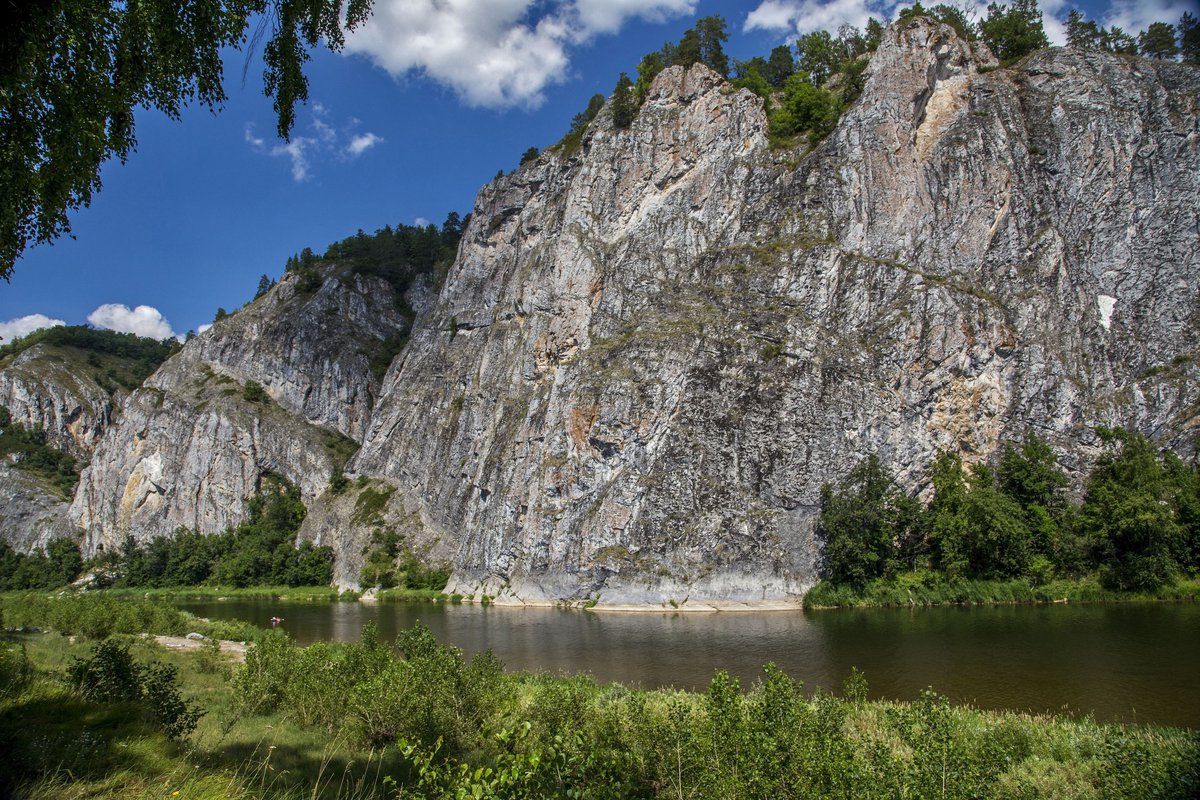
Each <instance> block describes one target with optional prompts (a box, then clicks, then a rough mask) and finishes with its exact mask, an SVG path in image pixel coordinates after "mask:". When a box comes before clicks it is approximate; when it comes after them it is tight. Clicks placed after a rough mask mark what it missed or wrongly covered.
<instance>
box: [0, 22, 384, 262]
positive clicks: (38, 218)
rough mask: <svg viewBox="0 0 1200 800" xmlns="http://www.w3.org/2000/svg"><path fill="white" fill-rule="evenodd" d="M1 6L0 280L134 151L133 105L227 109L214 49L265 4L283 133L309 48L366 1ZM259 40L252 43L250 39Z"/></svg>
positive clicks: (269, 73)
mask: <svg viewBox="0 0 1200 800" xmlns="http://www.w3.org/2000/svg"><path fill="white" fill-rule="evenodd" d="M10 6H11V7H7V8H8V10H7V12H6V20H5V24H4V26H3V34H0V98H3V109H4V110H3V113H0V141H3V142H4V154H5V155H4V158H3V159H0V278H8V277H9V276H10V275H11V273H12V269H13V264H14V263H15V262H16V260H17V258H18V257H19V256H20V255H21V253H22V251H23V250H24V249H25V248H26V247H27V246H28V245H29V244H31V243H46V242H51V241H53V240H54V239H56V238H58V237H59V236H60V235H62V234H63V233H66V232H68V231H69V230H70V224H69V221H68V212H70V211H73V210H75V209H78V208H80V207H81V206H86V205H87V204H88V203H89V202H90V201H91V198H92V194H93V193H94V192H95V191H97V190H98V189H99V188H100V168H101V165H102V164H103V163H104V162H105V161H107V160H109V159H110V158H114V157H115V158H117V159H119V160H121V161H124V160H125V159H126V158H127V157H128V155H129V154H130V153H131V152H132V151H133V150H134V149H135V148H136V137H135V134H134V117H135V114H134V110H135V109H137V108H139V107H146V108H153V109H157V110H158V111H161V112H163V113H164V114H166V115H167V116H168V117H171V118H172V119H179V117H180V115H181V112H182V109H183V108H184V107H186V106H187V105H188V104H189V103H191V102H193V101H198V102H199V103H200V105H202V106H206V107H207V108H209V109H212V110H217V109H219V108H221V106H222V105H223V104H224V102H225V92H224V88H223V85H222V84H223V80H222V79H223V71H224V64H223V59H222V51H223V50H224V49H225V48H230V47H233V48H237V47H241V46H242V45H243V44H245V43H246V41H247V37H246V33H247V29H248V26H249V25H250V22H251V19H252V18H256V17H258V15H261V14H263V13H264V12H267V10H268V8H269V9H270V15H269V16H270V18H271V21H272V24H271V25H270V30H271V34H270V38H269V39H268V41H267V43H266V46H265V47H264V49H263V61H264V63H265V70H264V75H263V80H264V84H265V88H266V92H267V94H268V95H270V96H272V97H273V98H274V108H275V111H276V114H277V116H278V123H279V124H278V132H279V135H280V136H281V137H283V138H285V139H286V138H287V135H288V132H289V131H290V130H291V127H292V123H293V122H294V120H295V112H294V107H295V104H296V103H297V102H303V101H305V100H307V98H308V80H307V78H306V77H305V75H304V72H303V65H304V62H305V61H307V60H308V48H311V47H315V46H316V45H317V44H318V43H323V44H324V45H325V46H327V47H329V48H330V49H333V50H337V49H340V48H341V46H342V44H343V41H344V34H343V32H344V30H346V29H350V28H353V27H355V26H357V25H358V24H359V23H361V22H362V21H363V20H364V19H365V18H366V16H367V14H368V11H369V6H370V2H369V0H351V2H350V3H349V4H348V5H344V4H343V3H341V2H332V1H331V0H273V2H271V3H270V4H268V3H266V2H261V1H257V0H256V1H254V2H216V3H196V2H188V3H185V4H183V5H180V4H179V3H176V2H171V1H169V0H143V2H138V3H126V2H118V1H117V0H91V1H90V2H68V1H66V0H52V1H48V2H37V3H16V4H10ZM257 41H258V37H257V36H256V37H255V42H257Z"/></svg>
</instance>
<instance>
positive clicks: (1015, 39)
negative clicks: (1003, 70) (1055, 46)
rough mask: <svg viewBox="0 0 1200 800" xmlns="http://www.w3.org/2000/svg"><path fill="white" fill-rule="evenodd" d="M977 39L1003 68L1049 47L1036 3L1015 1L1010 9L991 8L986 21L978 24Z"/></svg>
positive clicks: (1030, 0) (998, 5)
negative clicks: (981, 40) (1004, 65)
mask: <svg viewBox="0 0 1200 800" xmlns="http://www.w3.org/2000/svg"><path fill="white" fill-rule="evenodd" d="M979 38H981V39H983V41H984V42H985V43H986V44H987V46H988V47H989V48H991V51H992V52H993V53H995V54H996V57H997V58H999V59H1000V61H1001V63H1005V64H1011V63H1012V62H1014V61H1016V60H1017V59H1019V58H1022V57H1024V56H1026V55H1029V54H1030V53H1032V52H1033V51H1035V50H1040V49H1041V48H1043V47H1049V46H1050V40H1049V39H1047V38H1046V31H1045V29H1044V28H1043V27H1042V12H1041V10H1040V9H1039V8H1038V5H1037V0H1014V2H1013V4H1012V6H1006V5H1003V4H1000V3H992V4H990V5H989V6H988V15H987V17H986V18H984V19H983V20H980V22H979Z"/></svg>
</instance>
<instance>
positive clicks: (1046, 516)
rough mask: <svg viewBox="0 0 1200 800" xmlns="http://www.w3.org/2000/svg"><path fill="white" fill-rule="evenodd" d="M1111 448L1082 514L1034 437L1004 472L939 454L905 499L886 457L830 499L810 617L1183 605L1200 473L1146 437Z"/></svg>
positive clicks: (1193, 568) (1197, 564) (829, 490)
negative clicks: (920, 487)
mask: <svg viewBox="0 0 1200 800" xmlns="http://www.w3.org/2000/svg"><path fill="white" fill-rule="evenodd" d="M1097 434H1098V435H1099V436H1100V438H1101V440H1102V441H1103V442H1104V444H1105V446H1106V450H1105V453H1104V454H1103V455H1102V456H1101V457H1100V458H1099V459H1098V460H1097V461H1096V464H1095V465H1094V467H1093V469H1092V471H1091V473H1090V474H1089V475H1088V477H1087V480H1086V481H1085V484H1084V488H1085V493H1084V496H1083V498H1082V500H1081V501H1080V502H1072V501H1071V500H1070V499H1069V498H1068V496H1067V494H1066V487H1067V484H1068V481H1067V477H1066V475H1065V473H1064V472H1063V470H1062V468H1061V467H1060V466H1059V465H1058V463H1057V462H1056V460H1055V456H1054V453H1053V451H1052V450H1051V449H1050V448H1049V447H1048V446H1047V445H1046V443H1045V442H1042V441H1041V440H1039V439H1038V438H1036V437H1030V438H1029V439H1028V440H1027V441H1026V442H1025V443H1024V444H1023V445H1022V446H1021V447H1013V446H1011V445H1009V446H1006V447H1005V448H1004V449H1003V451H1002V452H1001V453H1000V455H999V458H998V460H997V462H996V463H995V464H994V465H989V464H986V463H977V464H973V465H971V466H970V467H967V466H966V465H964V463H963V461H962V459H961V458H959V456H957V455H955V454H953V453H947V452H943V453H940V454H939V455H938V456H937V457H936V458H935V459H934V461H933V462H932V463H931V464H930V465H929V466H928V470H927V471H928V476H929V485H930V487H931V489H932V493H931V495H930V497H929V499H928V502H927V503H925V504H922V503H921V502H920V501H919V500H918V499H917V498H916V497H913V496H909V495H906V494H904V493H903V492H902V491H901V490H900V488H899V487H898V486H897V485H896V483H895V480H894V479H893V476H892V475H891V474H890V473H889V472H888V471H887V470H886V469H885V468H884V467H883V465H882V463H881V462H880V460H879V459H878V458H877V457H876V456H875V455H870V456H868V457H867V458H866V459H864V460H863V461H862V462H861V463H860V464H858V465H857V466H856V467H855V468H854V469H852V470H851V471H850V473H849V474H848V475H847V476H846V478H845V479H844V480H843V481H842V482H841V483H840V484H839V485H838V486H837V487H833V486H829V485H826V486H825V487H823V488H822V491H821V515H820V518H819V520H818V523H817V535H818V537H819V538H820V539H821V541H822V543H823V545H824V551H823V557H822V563H821V577H822V578H823V581H822V583H821V584H820V585H818V586H817V587H816V589H814V590H813V592H811V593H810V595H809V597H807V598H806V604H808V605H810V606H829V605H937V604H943V603H978V602H1002V603H1003V602H1049V601H1054V600H1061V599H1064V598H1065V599H1073V600H1108V599H1134V598H1154V599H1159V598H1170V599H1175V598H1180V597H1188V596H1194V595H1195V581H1196V579H1197V578H1200V467H1198V466H1197V464H1196V463H1195V462H1193V463H1190V464H1189V463H1185V462H1183V461H1182V460H1181V459H1179V458H1178V457H1177V456H1176V455H1175V454H1174V453H1170V452H1166V453H1162V454H1160V453H1158V452H1157V451H1156V450H1155V448H1154V446H1153V444H1152V443H1151V442H1149V441H1148V440H1147V439H1146V438H1145V437H1144V436H1141V435H1140V434H1137V433H1134V432H1130V431H1124V430H1121V429H1115V430H1106V429H1099V430H1098V431H1097Z"/></svg>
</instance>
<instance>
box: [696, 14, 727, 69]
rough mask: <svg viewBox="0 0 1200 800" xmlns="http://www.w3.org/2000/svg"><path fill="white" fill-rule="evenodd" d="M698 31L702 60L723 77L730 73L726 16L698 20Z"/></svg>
mask: <svg viewBox="0 0 1200 800" xmlns="http://www.w3.org/2000/svg"><path fill="white" fill-rule="evenodd" d="M696 33H697V35H698V37H699V40H700V61H701V62H702V63H703V64H704V65H705V66H707V67H710V68H711V69H712V70H713V71H714V72H716V73H717V74H718V75H720V76H721V77H725V76H726V75H728V74H729V57H728V56H726V55H725V49H724V44H725V42H727V41H729V34H728V33H727V32H726V30H725V18H724V17H722V16H720V15H719V14H718V15H713V16H708V17H702V18H700V19H698V20H696Z"/></svg>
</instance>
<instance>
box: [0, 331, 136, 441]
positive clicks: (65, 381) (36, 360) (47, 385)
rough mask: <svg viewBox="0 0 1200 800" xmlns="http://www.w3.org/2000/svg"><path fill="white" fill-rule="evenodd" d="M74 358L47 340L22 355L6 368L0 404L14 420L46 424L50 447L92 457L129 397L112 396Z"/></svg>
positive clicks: (0, 382) (28, 424)
mask: <svg viewBox="0 0 1200 800" xmlns="http://www.w3.org/2000/svg"><path fill="white" fill-rule="evenodd" d="M74 356H75V354H74V353H68V352H65V351H64V350H63V349H62V348H55V347H51V346H49V345H46V344H36V345H34V346H33V347H30V348H29V349H28V350H25V351H24V352H22V353H20V354H19V355H17V356H16V357H15V358H13V359H12V362H11V363H9V364H6V365H4V366H3V367H0V406H4V407H6V408H7V409H8V411H9V414H11V415H12V419H13V421H14V422H19V423H21V424H22V425H24V426H25V427H27V428H31V429H32V428H39V427H40V428H41V429H42V430H43V431H45V432H46V443H47V444H49V445H50V446H52V447H55V448H57V449H59V450H63V451H65V452H67V453H70V454H71V455H73V456H75V457H77V458H83V459H86V458H88V457H89V456H90V455H91V453H92V450H94V449H95V448H96V445H97V444H98V443H99V441H100V438H101V437H102V436H103V435H104V431H105V430H107V428H108V426H109V425H111V424H112V422H113V420H114V418H115V416H116V414H117V412H118V409H119V408H120V406H121V402H122V401H123V400H124V398H125V396H126V395H125V393H124V392H123V391H121V390H119V389H118V390H117V391H116V393H115V394H113V395H110V394H109V393H108V392H107V391H106V390H105V389H104V388H103V387H102V386H100V384H99V383H97V382H96V380H95V379H93V377H92V376H91V373H90V371H89V370H88V369H87V368H86V366H85V365H84V364H83V363H82V362H81V359H77V358H75V357H74Z"/></svg>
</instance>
